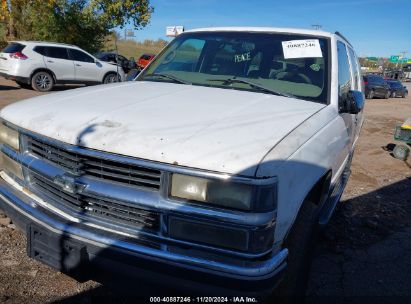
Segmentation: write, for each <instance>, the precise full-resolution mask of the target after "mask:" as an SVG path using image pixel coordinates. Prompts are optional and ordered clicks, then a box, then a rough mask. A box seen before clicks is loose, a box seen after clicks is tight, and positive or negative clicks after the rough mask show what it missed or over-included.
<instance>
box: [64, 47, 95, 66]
mask: <svg viewBox="0 0 411 304" xmlns="http://www.w3.org/2000/svg"><path fill="white" fill-rule="evenodd" d="M70 57H71V59H72V60H74V61H82V62H91V63H93V62H94V58H93V57H91V56H89V55H87V54H86V53H84V52H82V51H79V50H75V49H70Z"/></svg>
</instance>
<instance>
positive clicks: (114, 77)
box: [103, 73, 120, 84]
mask: <svg viewBox="0 0 411 304" xmlns="http://www.w3.org/2000/svg"><path fill="white" fill-rule="evenodd" d="M119 81H120V75H116V74H115V73H109V74H107V75H106V76H104V79H103V83H104V84H107V83H114V82H119Z"/></svg>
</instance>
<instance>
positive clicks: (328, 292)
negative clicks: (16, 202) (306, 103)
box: [0, 78, 411, 304]
mask: <svg viewBox="0 0 411 304" xmlns="http://www.w3.org/2000/svg"><path fill="white" fill-rule="evenodd" d="M61 89H65V88H64V87H63V88H61ZM409 91H411V90H410V89H409ZM36 95H39V93H36V92H34V91H30V90H23V89H19V88H18V87H17V86H16V85H14V83H13V82H10V81H6V80H4V79H2V78H0V107H3V106H5V105H7V104H8V103H11V102H15V101H18V100H21V99H24V98H28V97H30V96H36ZM365 114H366V120H365V124H364V128H363V131H362V134H361V137H360V139H359V142H358V146H357V149H356V154H355V157H354V160H353V165H352V175H351V178H350V181H349V183H348V186H347V188H346V191H345V193H344V196H343V199H342V202H341V204H340V207H339V209H338V210H337V212H336V214H335V216H334V217H333V219H332V221H331V223H330V225H329V226H328V227H327V229H326V230H325V231H324V232H323V233H322V234H321V236H320V239H319V243H318V246H317V248H316V250H315V252H314V257H313V265H312V269H311V276H310V281H309V286H308V290H307V302H308V303H319V302H324V303H329V302H336V303H356V302H358V303H364V302H366V303H368V302H370V303H371V302H372V303H373V304H375V303H402V302H403V303H411V288H410V287H411V217H410V213H411V162H410V160H409V161H408V162H402V161H399V160H397V159H395V158H393V157H392V156H391V155H390V152H389V151H386V150H387V149H386V148H384V147H386V146H387V145H388V144H390V143H393V142H394V141H393V135H392V134H393V128H394V125H395V124H396V123H397V122H401V121H404V120H405V119H406V118H407V117H411V97H408V98H407V99H402V98H396V99H389V100H377V99H375V100H368V101H367V104H366V109H365ZM104 299H105V300H107V299H110V300H112V301H113V302H122V301H123V299H122V298H121V297H117V295H116V294H115V293H114V292H112V291H111V290H110V289H109V288H107V287H104V286H102V285H100V284H98V283H96V282H93V281H88V282H85V283H79V282H77V281H75V280H73V279H71V278H69V277H67V276H66V275H64V274H62V273H60V272H57V271H55V270H53V269H51V268H49V267H47V266H44V265H42V264H40V263H38V262H36V261H33V260H31V259H29V258H27V256H26V247H25V237H24V235H23V233H21V232H19V231H18V230H16V229H15V226H14V225H13V224H12V223H10V220H9V219H8V218H7V217H6V215H4V214H3V213H2V212H1V211H0V303H44V302H48V303H51V302H63V303H71V302H75V303H92V302H93V303H100V302H101V301H102V300H104Z"/></svg>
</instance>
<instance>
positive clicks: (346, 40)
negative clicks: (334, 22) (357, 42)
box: [335, 31, 353, 47]
mask: <svg viewBox="0 0 411 304" xmlns="http://www.w3.org/2000/svg"><path fill="white" fill-rule="evenodd" d="M335 34H336V35H338V36H340V37H341V38H342V39H344V40H345V42H347V43H348V44H349V45H350V46H351V47H353V46H352V44H351V43H350V42H349V41H348V39H347V38H345V37H344V35H343V34H341V33H340V32H339V31H336V32H335Z"/></svg>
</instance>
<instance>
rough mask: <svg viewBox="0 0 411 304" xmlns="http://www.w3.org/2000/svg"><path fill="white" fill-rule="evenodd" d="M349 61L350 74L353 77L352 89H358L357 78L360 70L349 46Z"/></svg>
mask: <svg viewBox="0 0 411 304" xmlns="http://www.w3.org/2000/svg"><path fill="white" fill-rule="evenodd" d="M348 50H349V54H350V61H351V69H352V75H353V79H354V90H358V87H359V86H358V80H359V78H360V71H359V69H358V60H357V57H356V56H355V54H354V51H353V50H352V49H351V48H348Z"/></svg>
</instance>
